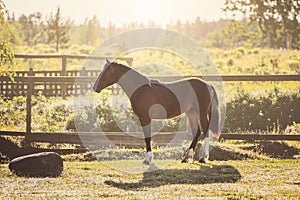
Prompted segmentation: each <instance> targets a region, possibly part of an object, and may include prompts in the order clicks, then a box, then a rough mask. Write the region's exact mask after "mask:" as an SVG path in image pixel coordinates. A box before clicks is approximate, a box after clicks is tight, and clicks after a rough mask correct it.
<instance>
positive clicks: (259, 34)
mask: <svg viewBox="0 0 300 200" xmlns="http://www.w3.org/2000/svg"><path fill="white" fill-rule="evenodd" d="M0 2H1V4H0V5H1V7H0V11H1V12H0V14H1V15H0V23H1V29H0V33H1V35H0V47H1V49H0V50H1V60H0V64H1V69H0V71H2V74H3V73H4V72H5V73H7V72H8V71H13V70H28V68H29V67H32V68H33V69H34V70H44V69H47V70H59V69H60V67H61V60H56V59H50V60H43V59H40V60H30V59H14V63H13V53H12V52H15V53H24V54H30V53H37V54H48V53H60V54H79V55H82V54H90V53H91V52H92V50H93V49H94V47H96V46H97V45H99V44H100V43H101V42H103V41H104V40H106V39H108V38H110V37H112V36H113V35H115V34H118V33H121V32H124V31H128V30H132V29H136V28H143V27H158V25H156V24H155V23H153V22H149V24H147V25H144V24H137V23H132V24H128V25H124V26H123V27H116V26H115V25H114V24H111V23H110V24H109V25H108V26H103V25H101V22H100V21H99V20H98V19H97V17H96V16H94V17H92V18H88V19H86V20H85V22H84V23H83V24H74V23H73V22H72V20H71V19H63V18H62V17H61V13H62V12H63V11H62V10H61V9H60V8H57V10H56V11H54V12H53V13H52V14H51V15H50V16H43V14H42V13H39V12H36V13H32V14H29V15H20V16H15V14H14V13H9V12H8V11H7V10H6V9H5V5H4V3H3V1H0ZM296 2H297V1H296ZM224 10H225V11H227V12H230V13H233V12H239V11H242V12H243V13H244V14H245V16H249V17H248V18H246V17H245V18H244V19H243V20H241V21H233V20H219V21H217V22H205V21H203V20H201V19H200V18H196V19H195V20H194V21H186V22H182V21H180V20H178V21H176V22H173V23H169V24H168V25H167V27H166V28H167V29H169V30H174V31H178V32H180V33H183V34H185V35H188V36H190V37H192V38H193V39H194V40H196V41H197V42H198V43H199V44H200V45H202V46H204V47H205V48H206V50H207V52H208V54H209V56H210V57H211V59H212V60H213V62H214V63H215V65H216V67H217V69H218V71H219V73H220V74H223V75H226V74H230V75H270V74H299V73H300V53H299V51H298V50H297V49H299V47H300V46H299V42H298V38H299V26H298V25H299V22H298V20H299V19H298V18H297V17H295V16H297V15H298V12H299V5H298V3H295V1H286V2H283V1H275V0H270V1H266V2H264V3H261V1H251V2H250V3H249V2H247V3H243V1H238V0H230V1H229V0H228V1H226V2H225V4H224ZM285 16H287V17H285ZM266 47H272V48H273V49H269V48H266ZM120 48H123V49H124V48H125V49H126V46H120ZM130 56H131V57H133V60H134V63H133V65H134V66H135V67H137V69H139V70H141V72H142V73H145V74H147V75H162V74H164V75H170V74H172V72H171V71H170V70H168V69H162V68H159V67H157V66H155V65H153V66H151V70H150V71H149V70H148V71H143V68H139V66H142V65H143V64H144V63H147V59H148V61H149V62H150V63H159V61H161V60H165V62H166V63H165V65H166V66H169V65H170V64H171V65H173V67H174V69H176V70H178V69H180V71H181V72H182V74H183V75H193V74H195V71H193V69H192V67H191V66H190V65H189V63H187V62H184V61H182V60H180V59H178V58H177V57H176V56H174V55H172V54H168V53H161V52H153V51H141V52H137V53H132V54H130ZM174 63H175V64H174ZM81 66H82V62H81V61H80V60H68V63H67V69H68V70H71V69H80V67H81ZM10 74H12V73H10ZM299 88H300V85H299V83H298V82H288V83H287V82H282V83H257V82H255V83H254V82H253V83H251V82H247V83H244V82H243V83H226V84H225V90H226V94H227V96H226V100H227V103H228V104H227V119H226V123H225V127H224V131H226V132H234V131H242V132H245V131H275V132H282V131H284V130H287V128H288V130H289V127H290V126H292V127H294V129H292V130H295V128H296V129H297V127H298V126H297V123H299V121H300V119H299V117H298V116H297V114H296V113H299V111H298V108H299V106H298V105H299V95H298V94H299ZM101 98H103V99H105V98H108V96H107V94H105V95H103V96H102V97H101ZM71 101H72V100H71V99H67V100H63V99H60V98H50V99H46V98H45V97H43V96H42V95H41V96H38V97H34V99H33V102H34V106H33V120H34V123H33V124H34V127H33V130H34V131H67V130H72V129H74V121H75V120H76V119H77V117H78V116H80V117H82V116H89V113H85V115H81V114H82V113H81V114H80V113H79V114H78V113H74V110H72V105H71V103H70V102H71ZM104 101H105V100H104ZM24 102H25V99H24V97H15V98H14V99H13V100H12V101H11V100H7V99H1V101H0V104H1V105H2V106H1V113H2V114H1V122H0V123H1V126H0V128H1V129H2V130H10V129H12V130H24V128H25V127H24V126H25V123H24V119H25V103H24ZM45 105H47V107H48V108H49V109H47V110H46V111H45V110H43V108H44V107H45ZM98 110H99V112H98V114H97V115H98V116H97V117H98V119H101V120H98V121H97V120H96V118H95V120H94V121H93V124H90V127H91V128H94V129H97V126H99V123H100V124H101V126H104V127H106V128H104V129H105V130H109V129H110V128H109V127H110V126H111V127H113V130H115V131H118V126H116V124H115V122H114V121H113V117H112V116H111V109H110V108H109V105H107V104H103V105H101V106H99V108H98ZM86 112H88V111H86ZM120 113H121V112H120ZM102 115H103V116H105V117H103V116H102ZM14 116H17V117H14ZM120 117H121V118H122V119H123V120H124V122H122V123H126V118H127V116H125V115H124V116H120ZM237 119H243V120H242V121H243V123H241V122H239V120H237ZM78 120H82V121H84V118H82V119H78ZM97 123H98V125H97ZM170 123H171V127H172V126H176V123H173V122H170ZM172 124H173V125H172ZM167 130H171V129H167Z"/></svg>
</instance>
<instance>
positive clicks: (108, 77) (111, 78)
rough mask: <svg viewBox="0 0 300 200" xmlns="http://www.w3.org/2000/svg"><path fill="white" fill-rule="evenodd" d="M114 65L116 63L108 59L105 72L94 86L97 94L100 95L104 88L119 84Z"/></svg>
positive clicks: (102, 72) (101, 73) (103, 71)
mask: <svg viewBox="0 0 300 200" xmlns="http://www.w3.org/2000/svg"><path fill="white" fill-rule="evenodd" d="M114 64H115V63H113V62H111V61H109V60H108V59H106V64H105V65H104V68H103V70H102V71H101V72H100V74H99V76H98V78H97V80H96V82H95V84H94V86H93V90H94V91H95V92H98V93H100V92H101V90H103V89H104V88H106V87H108V86H110V85H112V84H114V83H116V82H117V80H116V78H117V76H116V75H115V72H116V70H115V68H114Z"/></svg>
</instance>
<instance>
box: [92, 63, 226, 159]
mask: <svg viewBox="0 0 300 200" xmlns="http://www.w3.org/2000/svg"><path fill="white" fill-rule="evenodd" d="M114 83H118V84H119V85H120V86H121V88H122V89H123V90H124V92H125V93H126V95H127V96H128V97H129V99H130V103H131V106H132V109H133V111H134V113H135V114H136V115H137V117H138V118H139V121H140V123H141V126H142V128H143V133H144V137H145V142H146V149H147V153H146V158H145V160H144V164H150V163H151V160H152V157H153V154H152V150H151V144H150V143H151V120H152V119H170V118H173V117H176V116H179V115H181V114H183V113H186V116H187V118H188V120H189V124H190V127H191V130H192V134H193V137H194V139H193V141H192V143H191V145H190V147H189V150H188V152H187V154H186V156H185V158H184V159H183V160H182V162H187V161H189V160H192V158H193V152H194V149H195V147H196V144H197V142H198V138H199V136H200V126H199V122H200V124H201V127H202V130H203V132H204V134H205V141H204V151H202V152H203V153H202V155H201V158H200V162H206V161H207V160H208V155H209V130H211V132H212V133H214V135H213V136H216V137H218V136H219V126H220V110H219V108H218V99H217V94H216V91H215V89H214V87H213V86H211V85H209V84H208V83H207V82H205V81H203V80H201V79H199V78H188V79H187V78H186V79H182V80H179V81H176V82H171V83H161V82H159V81H156V80H150V79H148V78H147V77H145V76H143V75H142V74H140V73H138V72H137V71H135V70H134V69H132V68H130V67H128V66H125V65H122V64H118V63H115V62H110V61H108V60H107V63H106V64H105V66H104V68H103V70H102V71H101V73H100V74H99V76H98V78H97V80H96V82H95V84H94V87H93V90H94V91H95V92H98V93H99V92H101V90H102V89H104V88H106V87H108V86H110V85H112V84H114Z"/></svg>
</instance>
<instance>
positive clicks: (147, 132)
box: [140, 120, 153, 165]
mask: <svg viewBox="0 0 300 200" xmlns="http://www.w3.org/2000/svg"><path fill="white" fill-rule="evenodd" d="M140 121H141V125H142V127H143V133H144V137H145V143H146V150H147V153H146V157H145V160H144V162H143V163H144V164H146V165H150V164H151V161H152V158H153V154H152V148H151V120H147V121H145V120H140Z"/></svg>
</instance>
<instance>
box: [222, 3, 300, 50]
mask: <svg viewBox="0 0 300 200" xmlns="http://www.w3.org/2000/svg"><path fill="white" fill-rule="evenodd" d="M224 11H230V12H233V13H236V12H238V13H243V14H245V15H247V16H248V17H249V18H250V20H251V21H255V22H258V24H259V27H260V29H261V31H262V32H263V34H264V36H265V38H266V45H267V47H275V48H278V47H286V48H289V47H292V48H299V37H300V26H299V20H300V19H299V14H300V1H299V0H297V1H293V0H264V1H262V0H226V1H225V7H224ZM282 38H284V39H282ZM282 41H284V42H282Z"/></svg>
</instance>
